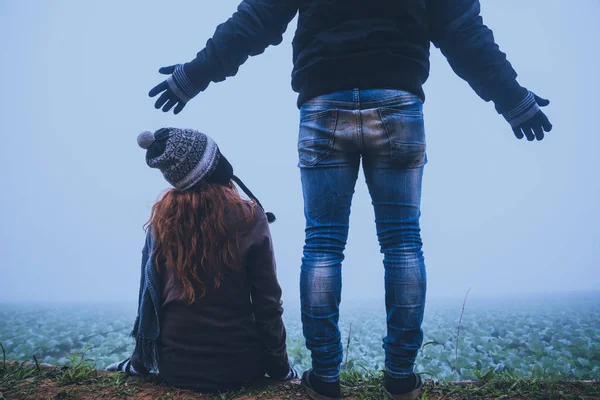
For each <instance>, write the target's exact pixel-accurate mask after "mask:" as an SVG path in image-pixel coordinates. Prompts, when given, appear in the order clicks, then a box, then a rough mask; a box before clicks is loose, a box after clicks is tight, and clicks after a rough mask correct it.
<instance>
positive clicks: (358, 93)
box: [352, 89, 360, 108]
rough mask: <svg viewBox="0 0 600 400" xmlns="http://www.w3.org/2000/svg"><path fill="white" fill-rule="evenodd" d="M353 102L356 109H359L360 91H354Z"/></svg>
mask: <svg viewBox="0 0 600 400" xmlns="http://www.w3.org/2000/svg"><path fill="white" fill-rule="evenodd" d="M353 92H354V93H353V96H352V97H353V100H354V103H356V106H357V108H360V89H354V91H353Z"/></svg>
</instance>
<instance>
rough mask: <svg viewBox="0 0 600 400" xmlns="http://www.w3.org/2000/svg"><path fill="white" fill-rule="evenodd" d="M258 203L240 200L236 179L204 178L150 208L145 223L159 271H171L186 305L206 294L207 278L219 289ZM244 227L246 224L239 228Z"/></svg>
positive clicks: (235, 264)
mask: <svg viewBox="0 0 600 400" xmlns="http://www.w3.org/2000/svg"><path fill="white" fill-rule="evenodd" d="M254 207H255V206H254V203H252V202H250V201H247V200H244V199H242V197H240V195H239V193H238V191H237V189H236V188H235V186H234V185H233V183H232V182H229V184H227V185H219V184H210V183H203V184H200V185H198V186H196V187H193V188H191V189H189V190H186V191H178V190H175V189H169V190H167V191H166V192H165V193H164V194H163V195H162V197H161V198H160V199H159V200H158V201H157V202H156V204H154V206H153V207H152V214H151V217H150V220H149V221H148V222H147V223H146V225H145V228H146V229H147V228H151V229H152V235H153V237H154V241H155V243H156V246H155V251H154V253H153V256H154V257H156V261H157V262H156V264H157V268H158V270H159V273H160V272H161V270H162V269H166V270H170V271H172V272H173V275H174V277H175V283H176V284H178V286H179V287H180V288H181V289H182V294H181V299H182V300H185V301H186V302H187V303H188V304H192V303H194V302H195V301H196V298H197V296H199V297H203V296H204V295H205V294H206V290H207V285H208V284H209V282H207V280H210V279H212V281H213V282H212V283H213V285H214V287H215V288H218V287H219V286H220V284H221V279H222V278H223V273H224V272H225V271H226V270H235V269H237V268H239V266H240V251H239V239H240V236H241V235H242V234H243V232H242V231H241V230H240V229H243V227H244V226H247V225H248V224H243V223H235V221H240V220H246V221H248V222H249V221H250V220H251V219H252V215H253V213H254ZM241 227H242V228H241Z"/></svg>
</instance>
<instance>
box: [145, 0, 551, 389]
mask: <svg viewBox="0 0 600 400" xmlns="http://www.w3.org/2000/svg"><path fill="white" fill-rule="evenodd" d="M296 14H299V17H298V27H297V30H296V34H295V38H294V41H293V61H294V70H293V73H292V88H293V89H294V90H295V91H296V92H298V94H299V96H298V107H299V108H300V139H299V145H298V149H299V159H300V161H299V166H300V168H301V177H302V188H303V193H304V205H305V206H304V208H305V216H306V243H305V246H304V257H303V260H302V269H301V277H300V287H301V289H300V291H301V307H302V324H303V331H304V336H305V338H306V346H307V347H308V349H309V350H310V351H311V354H312V366H313V368H312V369H311V370H309V371H306V372H305V373H304V375H303V377H302V382H303V384H304V386H305V387H306V390H307V393H308V394H309V396H310V397H311V398H313V399H336V398H339V397H340V381H339V375H340V364H341V362H342V354H343V349H342V344H341V340H340V332H339V328H338V317H339V304H340V298H341V264H342V260H343V258H344V255H343V251H344V248H345V245H346V239H347V235H348V223H349V215H350V205H351V201H352V196H353V193H354V186H355V183H356V180H357V177H358V172H359V168H360V163H361V161H362V164H363V169H364V173H365V176H366V180H367V185H368V188H369V192H370V195H371V198H372V201H373V206H374V208H375V216H376V224H377V235H378V238H379V242H380V246H381V251H382V253H383V254H384V261H383V264H384V267H385V292H386V293H385V301H386V309H387V336H386V337H385V338H384V345H383V346H384V349H385V355H386V361H385V390H386V392H387V393H388V395H389V396H390V397H391V398H394V399H405V398H406V399H408V398H416V397H417V396H418V395H419V394H420V391H421V386H422V383H421V379H420V377H419V376H418V375H416V374H415V373H414V372H413V369H414V361H415V357H416V355H417V352H418V350H419V348H420V346H421V345H422V341H423V332H422V330H421V323H422V320H423V313H424V307H425V289H426V276H425V264H424V259H423V253H422V251H421V247H422V242H421V236H420V228H419V217H420V200H421V181H422V176H423V168H424V165H425V163H426V161H427V156H426V151H425V132H424V125H423V114H422V105H423V101H424V98H425V95H424V92H423V89H422V85H423V84H424V83H425V81H426V80H427V78H428V75H429V48H430V42H433V44H434V45H435V46H436V47H438V48H440V49H441V51H442V53H443V54H444V55H445V57H446V58H447V59H448V61H449V63H450V65H451V66H452V68H453V70H454V71H455V72H456V73H457V74H458V75H459V76H460V77H461V78H463V79H464V80H466V81H467V82H468V83H469V84H470V85H471V87H472V88H473V89H474V90H475V92H476V93H477V94H478V95H479V96H480V97H481V98H482V99H483V100H485V101H493V102H494V104H495V107H496V110H497V111H498V113H500V114H502V115H503V116H504V118H505V119H506V120H507V121H508V123H509V124H510V126H511V128H512V130H513V132H514V134H515V136H516V137H517V138H518V139H522V138H523V137H526V138H527V140H529V141H533V140H536V139H537V140H542V139H543V138H544V132H549V131H550V130H551V129H552V125H551V124H550V122H549V121H548V118H547V117H546V116H545V115H544V113H543V112H542V111H541V110H540V108H539V107H540V106H547V105H548V104H549V102H548V101H547V100H544V99H542V98H540V97H538V96H536V95H535V94H533V93H532V92H530V91H528V90H527V89H525V88H523V87H522V86H520V85H519V83H518V82H517V80H516V77H517V74H516V72H515V71H514V70H513V68H512V66H511V65H510V63H509V62H508V61H507V59H506V55H505V54H504V53H502V52H501V51H500V49H499V47H498V46H497V45H496V43H495V41H494V37H493V34H492V31H491V30H490V29H488V28H487V27H486V26H485V25H484V24H483V20H482V18H481V16H480V4H479V1H478V0H371V1H368V2H366V1H362V0H346V1H343V2H342V1H339V0H245V1H243V2H242V3H241V4H240V5H239V7H238V10H237V12H236V13H235V14H233V16H232V17H231V18H230V19H229V20H228V21H227V22H225V23H223V24H221V25H219V26H218V27H217V30H216V32H215V34H214V36H213V37H212V38H211V39H209V40H208V42H207V43H206V47H205V48H204V49H203V50H201V51H200V52H199V53H198V54H197V56H196V58H195V59H194V60H192V61H190V62H187V63H185V64H178V65H173V66H170V67H163V68H161V69H160V70H159V71H160V72H161V73H162V74H165V75H169V76H168V78H167V79H166V80H165V81H164V82H162V83H160V84H159V85H157V86H156V87H155V88H153V89H152V90H151V91H150V96H156V95H158V94H161V93H162V94H161V95H160V97H159V98H158V100H157V101H156V104H155V107H156V108H157V109H158V108H162V110H163V111H165V112H168V111H170V110H171V109H173V110H174V113H175V114H177V113H179V112H181V110H182V109H183V108H184V107H185V105H186V103H187V102H188V101H189V100H190V99H192V98H193V97H194V96H196V95H197V94H198V93H200V92H202V91H203V90H205V89H206V87H207V86H208V85H209V84H210V83H211V82H220V81H223V80H224V79H225V78H226V77H229V76H233V75H235V74H236V73H237V71H238V68H239V67H240V65H242V64H243V63H244V62H245V61H246V60H247V59H248V57H249V56H255V55H258V54H261V53H262V52H263V51H264V50H265V49H266V48H267V47H268V46H270V45H277V44H279V43H281V41H282V39H283V33H284V32H285V30H286V28H287V26H288V24H289V22H290V21H291V20H292V19H293V18H294V16H295V15H296Z"/></svg>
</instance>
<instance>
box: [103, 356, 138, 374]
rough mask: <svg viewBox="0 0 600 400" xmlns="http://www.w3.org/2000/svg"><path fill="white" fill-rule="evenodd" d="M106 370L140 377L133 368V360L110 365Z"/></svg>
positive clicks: (127, 359) (129, 359)
mask: <svg viewBox="0 0 600 400" xmlns="http://www.w3.org/2000/svg"><path fill="white" fill-rule="evenodd" d="M106 370H107V371H109V372H124V373H126V374H127V375H139V374H138V373H137V371H136V370H135V369H134V368H133V365H131V358H126V359H124V360H123V361H119V362H116V363H113V364H110V365H109V366H108V367H106Z"/></svg>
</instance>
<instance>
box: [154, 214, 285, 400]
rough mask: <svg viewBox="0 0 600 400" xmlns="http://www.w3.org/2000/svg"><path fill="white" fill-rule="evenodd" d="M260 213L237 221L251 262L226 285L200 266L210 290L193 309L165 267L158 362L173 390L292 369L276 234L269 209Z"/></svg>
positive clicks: (229, 385)
mask: <svg viewBox="0 0 600 400" xmlns="http://www.w3.org/2000/svg"><path fill="white" fill-rule="evenodd" d="M256 210H257V211H256V213H255V215H254V218H253V220H252V221H251V222H250V223H249V224H248V222H240V221H231V224H237V226H235V225H234V226H235V228H234V229H237V230H239V231H240V232H244V233H243V234H242V236H241V238H240V241H239V245H240V249H241V252H242V258H241V259H242V260H243V264H242V265H240V268H239V270H237V271H229V272H226V273H225V276H224V277H223V279H222V281H221V284H220V286H219V288H215V287H214V285H212V284H211V283H212V282H211V278H210V277H208V276H205V275H204V273H203V272H202V269H201V268H200V269H199V274H200V276H201V277H202V278H204V281H205V282H207V285H206V286H207V292H206V295H205V296H204V297H200V298H199V295H197V298H196V302H195V303H193V304H191V305H188V304H187V303H186V302H185V301H183V300H181V299H180V297H181V293H182V292H181V288H180V287H179V286H178V285H177V284H176V282H175V279H174V276H173V273H172V272H169V271H162V270H161V281H162V296H161V298H162V306H161V310H160V338H159V341H158V344H157V347H158V365H159V371H160V375H161V376H162V377H163V379H165V381H167V382H168V383H169V384H171V385H174V386H177V387H184V388H191V389H197V390H202V391H217V390H227V389H235V388H238V387H240V386H241V385H242V384H244V383H246V382H248V381H251V380H254V379H258V378H261V377H262V376H264V374H265V373H267V374H269V375H270V376H271V377H273V378H277V379H279V378H283V377H285V376H286V375H287V373H288V372H289V371H290V365H289V363H288V357H287V351H286V345H285V339H286V332H285V327H284V325H283V321H282V319H281V315H282V313H283V308H282V302H281V288H280V287H279V284H278V282H277V276H276V271H275V261H274V258H273V247H272V242H271V235H270V233H269V227H268V224H267V220H266V217H265V214H264V212H262V210H261V209H260V208H258V207H257V208H256ZM240 224H241V225H240ZM197 293H199V291H197Z"/></svg>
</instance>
